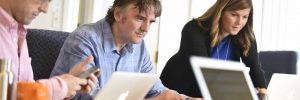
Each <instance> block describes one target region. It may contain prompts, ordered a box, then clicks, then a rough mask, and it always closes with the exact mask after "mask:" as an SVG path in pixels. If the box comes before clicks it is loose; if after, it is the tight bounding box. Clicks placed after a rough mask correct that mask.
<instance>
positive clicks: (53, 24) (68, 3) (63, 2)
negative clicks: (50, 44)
mask: <svg viewBox="0 0 300 100" xmlns="http://www.w3.org/2000/svg"><path fill="white" fill-rule="evenodd" d="M78 12H79V0H52V1H51V2H50V5H49V9H48V13H47V14H44V13H41V14H40V16H38V17H37V18H36V19H34V20H33V21H32V23H31V24H30V25H28V26H27V27H28V28H37V29H49V30H59V31H67V32H71V31H73V30H74V29H75V28H77V23H78Z"/></svg>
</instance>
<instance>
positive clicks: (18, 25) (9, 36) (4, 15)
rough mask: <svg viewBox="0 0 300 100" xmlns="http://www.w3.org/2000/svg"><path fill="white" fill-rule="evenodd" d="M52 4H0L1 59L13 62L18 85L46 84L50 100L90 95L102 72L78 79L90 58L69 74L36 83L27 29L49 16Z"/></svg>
mask: <svg viewBox="0 0 300 100" xmlns="http://www.w3.org/2000/svg"><path fill="white" fill-rule="evenodd" d="M50 1H51V0H0V59H12V67H11V68H12V71H13V73H14V75H15V82H19V81H23V82H39V83H44V84H46V85H47V86H48V90H49V100H62V99H66V98H71V97H72V96H74V95H75V94H76V92H78V91H80V92H85V93H88V92H90V91H91V89H92V88H94V87H95V84H96V83H97V78H96V77H97V76H98V75H100V70H99V74H98V75H93V74H91V75H90V76H89V77H88V78H87V79H80V78H78V77H75V76H76V75H78V74H80V73H82V72H84V71H85V65H87V64H89V63H90V62H91V61H92V60H93V57H92V56H89V57H87V58H86V59H85V60H84V61H83V62H81V63H79V64H77V66H75V67H74V68H73V69H72V70H71V71H70V72H69V73H67V74H63V75H60V76H54V77H51V78H50V79H42V80H37V81H34V79H33V71H32V67H31V58H30V57H29V54H28V47H27V43H26V32H27V31H26V29H25V27H24V25H28V24H30V23H31V21H32V20H33V19H34V18H36V17H37V16H38V15H39V13H41V12H42V13H47V10H48V5H49V3H50ZM82 86H85V88H84V89H83V88H82Z"/></svg>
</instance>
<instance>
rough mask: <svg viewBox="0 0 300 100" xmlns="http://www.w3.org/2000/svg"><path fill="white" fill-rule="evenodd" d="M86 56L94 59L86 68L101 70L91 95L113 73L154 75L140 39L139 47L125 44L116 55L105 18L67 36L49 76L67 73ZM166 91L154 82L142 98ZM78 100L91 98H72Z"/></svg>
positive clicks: (89, 97) (84, 95) (158, 83)
mask: <svg viewBox="0 0 300 100" xmlns="http://www.w3.org/2000/svg"><path fill="white" fill-rule="evenodd" d="M89 55H92V56H93V57H94V61H93V62H92V63H91V64H90V65H89V66H88V67H91V66H94V65H95V66H98V67H99V68H100V69H101V76H100V77H98V82H99V83H98V84H97V86H96V89H93V91H92V92H91V93H90V94H91V95H92V96H95V94H96V93H97V92H98V91H99V90H101V89H102V87H103V86H104V85H105V83H106V82H107V81H108V80H109V78H110V77H111V75H112V74H113V73H114V72H116V71H124V72H138V73H154V67H153V64H152V62H151V59H150V56H149V54H148V52H147V50H146V45H145V43H144V40H143V41H142V42H141V43H139V44H127V45H126V46H125V47H124V48H123V49H122V50H121V51H120V53H118V52H117V46H116V44H115V42H114V39H113V34H112V32H111V27H110V25H109V24H108V23H107V22H106V20H105V19H102V20H100V21H98V22H96V23H92V24H87V25H83V26H81V27H79V28H77V29H76V30H75V31H74V32H73V33H72V34H70V36H69V37H68V38H67V39H66V41H65V43H64V45H63V47H62V48H61V51H60V54H59V56H58V58H57V61H56V64H55V67H54V69H53V71H52V73H51V76H54V75H60V74H63V73H67V72H69V70H70V69H71V68H72V67H73V66H74V65H75V64H78V63H79V62H81V61H83V60H84V59H85V58H86V57H88V56H89ZM166 89H167V88H166V87H164V86H163V84H162V83H161V81H160V80H158V81H157V82H156V83H155V85H154V86H153V87H152V89H151V90H150V91H149V92H148V94H147V95H146V98H150V97H154V96H157V95H159V94H160V93H162V92H164V91H165V90H166ZM78 98H80V99H81V100H87V99H91V96H89V95H86V94H80V95H79V96H78V95H77V96H76V99H78Z"/></svg>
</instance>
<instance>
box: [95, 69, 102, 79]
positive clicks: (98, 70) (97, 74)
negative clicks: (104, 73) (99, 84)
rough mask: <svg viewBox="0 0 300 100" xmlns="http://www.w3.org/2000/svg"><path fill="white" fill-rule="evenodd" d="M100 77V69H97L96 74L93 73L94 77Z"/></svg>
mask: <svg viewBox="0 0 300 100" xmlns="http://www.w3.org/2000/svg"><path fill="white" fill-rule="evenodd" d="M100 75H101V70H100V69H97V72H96V73H95V76H96V77H99V76H100Z"/></svg>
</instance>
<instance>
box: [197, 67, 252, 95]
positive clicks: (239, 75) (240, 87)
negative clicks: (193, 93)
mask: <svg viewBox="0 0 300 100" xmlns="http://www.w3.org/2000/svg"><path fill="white" fill-rule="evenodd" d="M201 70H202V73H203V76H204V80H205V82H206V84H207V87H208V90H209V92H210V95H211V97H212V100H253V98H252V96H251V93H250V91H249V90H250V89H249V87H248V85H247V82H246V80H245V77H244V74H243V72H242V71H230V70H219V69H209V68H201Z"/></svg>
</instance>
